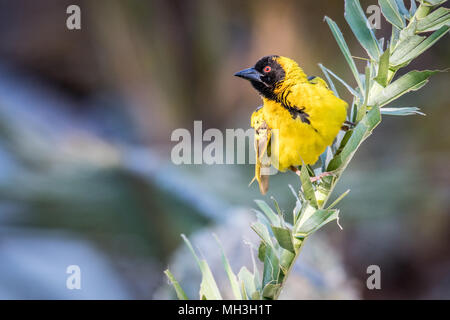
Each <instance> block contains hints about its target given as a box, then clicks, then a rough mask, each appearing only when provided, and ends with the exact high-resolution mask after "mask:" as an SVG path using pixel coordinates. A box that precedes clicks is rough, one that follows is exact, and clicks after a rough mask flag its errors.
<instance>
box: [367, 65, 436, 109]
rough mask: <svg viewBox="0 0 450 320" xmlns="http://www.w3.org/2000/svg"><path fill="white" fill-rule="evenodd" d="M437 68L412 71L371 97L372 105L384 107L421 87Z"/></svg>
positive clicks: (370, 102) (370, 103)
mask: <svg viewBox="0 0 450 320" xmlns="http://www.w3.org/2000/svg"><path fill="white" fill-rule="evenodd" d="M437 72H439V71H437V70H434V71H432V70H424V71H410V72H408V73H407V74H405V75H403V76H402V77H400V78H399V79H397V80H395V81H394V82H392V83H391V84H390V85H388V86H387V87H386V88H384V89H383V90H381V92H379V93H378V94H377V95H376V96H371V97H369V105H370V106H379V107H382V106H384V105H386V104H388V103H390V102H391V101H393V100H395V99H397V98H398V97H400V96H402V95H404V94H405V93H407V92H409V91H415V90H418V89H420V88H421V87H422V86H424V85H425V84H426V83H427V82H428V78H429V77H430V76H432V75H433V74H435V73H437Z"/></svg>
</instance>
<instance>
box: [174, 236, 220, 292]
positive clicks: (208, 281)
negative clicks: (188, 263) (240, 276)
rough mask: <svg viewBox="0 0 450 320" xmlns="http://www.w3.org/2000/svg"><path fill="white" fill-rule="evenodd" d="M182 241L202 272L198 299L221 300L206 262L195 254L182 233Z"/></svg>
mask: <svg viewBox="0 0 450 320" xmlns="http://www.w3.org/2000/svg"><path fill="white" fill-rule="evenodd" d="M181 237H182V238H183V240H184V242H185V243H186V245H187V246H188V248H189V250H190V251H191V253H192V255H193V256H194V258H195V260H196V261H197V264H198V266H199V268H200V271H201V273H202V282H201V284H200V299H202V300H204V299H207V300H222V296H221V295H220V291H219V288H218V287H217V283H216V281H215V280H214V277H213V274H212V272H211V269H210V268H209V265H208V263H207V262H206V260H204V259H201V260H200V259H199V258H198V257H197V254H196V253H195V250H194V248H193V247H192V244H191V242H190V241H189V240H188V238H186V236H185V235H184V234H182V235H181Z"/></svg>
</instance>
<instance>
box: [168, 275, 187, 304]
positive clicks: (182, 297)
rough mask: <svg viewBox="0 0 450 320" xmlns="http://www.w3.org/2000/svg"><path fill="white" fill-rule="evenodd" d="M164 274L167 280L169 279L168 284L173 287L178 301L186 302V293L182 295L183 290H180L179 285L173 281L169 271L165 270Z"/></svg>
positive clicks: (173, 278)
mask: <svg viewBox="0 0 450 320" xmlns="http://www.w3.org/2000/svg"><path fill="white" fill-rule="evenodd" d="M164 273H165V274H166V276H167V278H169V281H170V283H171V284H172V285H173V287H174V289H175V292H176V293H177V297H178V300H188V297H187V295H186V293H184V290H183V289H182V288H181V286H180V284H179V283H178V281H177V280H176V279H175V277H174V276H173V274H172V273H171V272H170V271H169V269H167V270H165V271H164Z"/></svg>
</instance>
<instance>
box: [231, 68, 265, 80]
mask: <svg viewBox="0 0 450 320" xmlns="http://www.w3.org/2000/svg"><path fill="white" fill-rule="evenodd" d="M234 75H235V76H236V77H239V78H243V79H246V80H250V81H257V82H261V76H262V75H261V73H259V72H258V71H256V70H255V68H248V69H244V70H241V71H239V72H236V73H235V74H234Z"/></svg>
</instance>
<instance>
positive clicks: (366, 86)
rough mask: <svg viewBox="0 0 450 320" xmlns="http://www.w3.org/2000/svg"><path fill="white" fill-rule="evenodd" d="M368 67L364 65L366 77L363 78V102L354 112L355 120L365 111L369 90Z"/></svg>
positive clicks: (363, 114)
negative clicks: (355, 112)
mask: <svg viewBox="0 0 450 320" xmlns="http://www.w3.org/2000/svg"><path fill="white" fill-rule="evenodd" d="M370 78H371V77H370V68H369V67H368V66H367V67H366V78H365V80H364V86H365V92H364V103H363V104H362V105H361V106H360V107H359V108H358V112H357V114H356V122H359V121H361V119H362V118H363V117H364V116H365V115H366V112H367V102H368V100H369V91H370Z"/></svg>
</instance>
